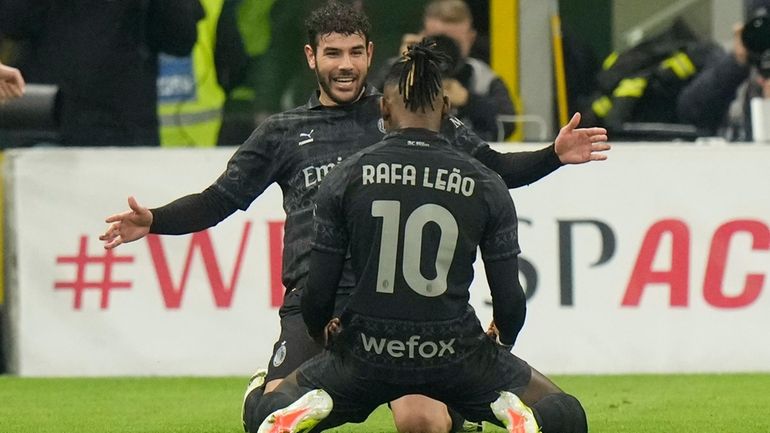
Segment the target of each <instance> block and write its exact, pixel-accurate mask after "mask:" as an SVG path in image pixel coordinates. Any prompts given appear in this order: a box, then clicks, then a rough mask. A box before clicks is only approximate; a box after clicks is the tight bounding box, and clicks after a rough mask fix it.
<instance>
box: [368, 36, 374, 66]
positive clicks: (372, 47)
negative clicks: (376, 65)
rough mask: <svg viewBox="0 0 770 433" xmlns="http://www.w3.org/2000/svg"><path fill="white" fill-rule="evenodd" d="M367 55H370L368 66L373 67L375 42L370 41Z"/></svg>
mask: <svg viewBox="0 0 770 433" xmlns="http://www.w3.org/2000/svg"><path fill="white" fill-rule="evenodd" d="M366 55H367V56H368V57H369V59H368V61H367V62H366V66H367V67H371V66H372V56H373V55H374V42H372V41H369V44H368V45H367V46H366Z"/></svg>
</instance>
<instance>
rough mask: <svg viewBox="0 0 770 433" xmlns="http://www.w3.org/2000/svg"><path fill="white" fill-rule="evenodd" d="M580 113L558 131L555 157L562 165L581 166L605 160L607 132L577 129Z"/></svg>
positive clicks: (604, 130)
mask: <svg viewBox="0 0 770 433" xmlns="http://www.w3.org/2000/svg"><path fill="white" fill-rule="evenodd" d="M579 124H580V113H575V115H574V116H572V119H570V121H569V123H567V124H566V125H564V127H563V128H561V130H559V135H558V136H557V137H556V141H555V147H556V155H557V156H558V157H559V161H561V163H562V164H583V163H585V162H589V161H603V160H605V159H607V154H606V153H603V152H606V151H608V150H610V145H609V144H607V130H606V129H604V128H578V125H579Z"/></svg>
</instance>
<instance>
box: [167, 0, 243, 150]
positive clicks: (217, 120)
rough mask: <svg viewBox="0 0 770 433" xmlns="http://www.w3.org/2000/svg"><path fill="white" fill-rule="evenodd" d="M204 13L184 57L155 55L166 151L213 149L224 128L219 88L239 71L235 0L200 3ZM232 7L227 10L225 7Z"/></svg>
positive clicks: (221, 90)
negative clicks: (168, 148) (157, 66)
mask: <svg viewBox="0 0 770 433" xmlns="http://www.w3.org/2000/svg"><path fill="white" fill-rule="evenodd" d="M200 3H201V6H202V7H203V10H204V12H205V16H204V18H203V19H201V20H200V21H198V25H197V32H198V36H197V40H196V42H195V45H194V46H193V49H192V52H191V53H190V54H189V55H187V56H176V55H170V54H165V53H160V55H159V72H158V116H159V120H160V144H161V146H164V147H212V146H215V145H216V144H217V137H218V135H219V129H220V126H221V124H222V106H223V105H224V102H225V92H224V90H223V87H224V86H225V84H223V82H224V83H226V82H227V81H228V80H230V79H232V76H233V75H234V74H237V72H236V71H235V70H237V69H240V68H241V67H242V63H243V62H244V57H245V56H244V55H243V49H242V46H243V45H242V42H241V38H240V35H239V34H238V30H237V29H236V26H235V16H234V13H233V12H234V11H233V7H231V5H232V4H234V3H235V2H234V1H233V0H200ZM226 6H230V7H226Z"/></svg>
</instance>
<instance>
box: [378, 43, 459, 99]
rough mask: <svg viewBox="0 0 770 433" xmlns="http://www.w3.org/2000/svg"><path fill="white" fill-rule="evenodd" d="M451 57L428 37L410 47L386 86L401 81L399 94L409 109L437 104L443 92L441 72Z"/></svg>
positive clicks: (398, 62) (390, 73) (391, 73)
mask: <svg viewBox="0 0 770 433" xmlns="http://www.w3.org/2000/svg"><path fill="white" fill-rule="evenodd" d="M449 60H450V59H449V57H448V56H447V55H446V54H444V53H442V52H440V51H438V50H437V49H436V41H435V40H433V39H432V38H425V39H423V40H422V41H420V42H419V43H417V44H415V45H410V46H409V48H407V50H406V51H405V52H404V53H403V54H402V56H401V58H400V59H399V60H398V61H397V62H396V63H395V64H393V66H392V67H391V68H390V71H389V72H388V75H387V76H386V77H385V86H388V85H391V84H396V83H397V84H398V93H400V94H401V96H402V97H403V98H404V105H405V106H406V108H408V109H409V111H412V112H417V110H422V112H423V113H424V112H425V110H426V109H427V108H428V107H430V108H431V110H433V109H435V107H433V100H434V99H436V96H438V95H439V94H441V92H442V81H441V78H442V77H441V71H442V70H443V69H445V66H444V65H445V64H446V63H447V62H448V61H449Z"/></svg>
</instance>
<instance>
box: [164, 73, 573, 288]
mask: <svg viewBox="0 0 770 433" xmlns="http://www.w3.org/2000/svg"><path fill="white" fill-rule="evenodd" d="M381 96H382V95H381V94H380V93H379V92H378V91H377V90H376V89H375V88H373V87H371V86H367V88H366V89H365V91H364V95H363V96H362V97H361V98H360V99H359V100H358V101H356V102H355V103H353V104H350V105H344V106H336V107H327V106H323V105H321V103H320V101H319V99H318V94H317V92H316V93H315V94H314V95H313V96H311V98H310V100H309V101H308V103H307V104H305V105H303V106H300V107H297V108H295V109H293V110H289V111H287V112H284V113H280V114H276V115H273V116H271V117H269V118H268V119H267V120H266V121H265V122H264V123H263V124H262V125H260V126H259V127H258V128H257V129H256V130H255V131H254V132H253V133H252V135H251V136H250V137H249V138H248V139H247V140H246V141H245V142H244V143H243V144H242V145H241V146H240V147H239V148H238V150H237V151H236V152H235V154H234V155H233V156H232V157H231V158H230V161H229V162H228V164H227V169H226V170H225V172H224V173H223V174H222V175H221V176H220V177H219V178H218V179H217V180H216V181H215V182H214V183H213V184H212V185H211V186H210V187H208V188H207V189H206V190H204V191H203V192H201V193H198V194H192V195H188V196H185V197H182V198H180V199H178V200H175V201H173V202H171V203H169V204H167V205H165V206H163V207H160V208H157V209H153V210H152V212H153V223H152V227H151V228H150V231H151V232H152V233H158V234H184V233H191V232H195V231H199V230H203V229H206V228H208V227H211V226H214V225H216V224H217V223H219V222H220V221H222V220H223V219H225V218H226V217H227V216H229V215H230V214H232V213H233V212H235V211H236V210H237V209H241V210H246V209H247V208H248V207H249V205H250V204H251V202H252V201H254V200H255V199H256V198H257V197H258V196H259V195H260V194H261V193H262V192H263V191H264V190H265V189H267V187H268V186H270V185H271V184H272V183H278V184H279V185H280V187H281V189H282V191H283V207H284V210H285V211H286V223H285V226H284V250H283V274H282V279H283V284H284V287H286V288H289V289H291V288H295V287H304V284H305V280H306V278H307V273H308V258H309V255H310V250H311V248H310V244H311V241H312V236H313V227H312V212H313V205H314V203H315V195H316V192H317V191H318V186H319V184H320V182H321V180H322V179H323V178H324V177H325V176H326V175H327V174H328V173H329V171H330V170H331V169H332V168H334V166H335V165H337V164H339V163H340V162H342V161H343V160H344V159H345V158H347V157H348V156H350V155H352V154H354V153H356V152H358V151H359V150H361V149H363V148H365V147H367V146H370V145H372V144H374V143H377V142H379V141H380V140H382V138H383V136H384V134H385V130H384V124H383V121H382V118H381V116H380V110H379V100H380V97H381ZM441 132H442V134H443V135H444V136H445V137H446V138H447V139H448V140H449V141H450V142H451V143H453V145H455V146H458V147H459V148H460V149H461V150H462V152H463V153H464V154H466V155H471V156H474V157H475V158H477V159H478V160H479V161H481V162H482V163H483V164H485V165H486V166H487V167H489V168H491V169H492V170H494V171H496V172H497V173H499V174H500V176H502V178H503V179H504V180H505V183H506V184H507V185H508V187H518V186H522V185H526V184H529V183H532V182H534V181H536V180H538V179H540V178H542V177H543V176H545V175H547V174H549V173H551V172H552V171H554V170H555V169H556V168H558V167H559V166H560V165H561V163H560V161H559V159H558V157H557V156H556V153H555V150H554V147H553V145H551V146H549V147H545V148H543V149H541V150H538V151H534V152H518V153H499V152H496V151H494V150H492V149H491V148H490V147H489V146H488V145H487V144H486V143H485V142H484V141H482V140H481V139H480V138H479V137H478V136H476V135H475V134H474V133H473V132H471V131H470V130H469V129H468V128H467V127H465V126H464V125H463V124H462V123H461V122H459V121H458V120H456V119H454V118H448V119H447V120H446V121H445V122H444V125H443V127H442V131H441ZM354 284H355V279H354V278H353V275H352V273H351V272H345V275H344V277H343V279H342V281H341V282H340V287H343V288H344V287H349V288H350V287H353V286H354Z"/></svg>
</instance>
